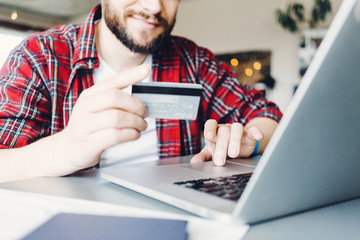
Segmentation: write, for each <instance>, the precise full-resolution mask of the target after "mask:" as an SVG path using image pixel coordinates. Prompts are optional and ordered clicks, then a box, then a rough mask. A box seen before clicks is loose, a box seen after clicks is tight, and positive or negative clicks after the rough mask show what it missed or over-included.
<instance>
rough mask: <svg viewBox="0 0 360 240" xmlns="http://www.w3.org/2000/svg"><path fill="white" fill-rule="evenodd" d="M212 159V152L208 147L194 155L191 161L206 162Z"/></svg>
mask: <svg viewBox="0 0 360 240" xmlns="http://www.w3.org/2000/svg"><path fill="white" fill-rule="evenodd" d="M210 159H211V153H210V152H209V151H208V149H206V148H203V149H202V150H201V152H199V153H198V154H196V155H195V156H194V157H192V158H191V160H190V162H191V163H197V162H206V161H209V160H210Z"/></svg>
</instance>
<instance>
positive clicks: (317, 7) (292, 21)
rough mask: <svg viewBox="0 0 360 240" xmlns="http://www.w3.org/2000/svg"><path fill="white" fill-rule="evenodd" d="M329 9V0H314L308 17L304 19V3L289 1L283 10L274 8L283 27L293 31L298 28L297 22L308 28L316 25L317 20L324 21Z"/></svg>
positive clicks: (330, 8)
mask: <svg viewBox="0 0 360 240" xmlns="http://www.w3.org/2000/svg"><path fill="white" fill-rule="evenodd" d="M331 10H332V7H331V2H330V0H314V6H313V8H312V9H311V14H310V18H309V19H306V18H305V8H304V5H303V4H302V3H299V2H289V3H288V4H287V7H286V9H285V11H282V10H281V9H277V10H276V18H277V21H278V22H279V23H280V25H281V26H282V27H283V28H284V29H286V30H288V31H290V32H292V33H295V32H297V31H298V30H299V24H303V23H305V24H308V25H309V27H310V28H314V27H316V26H317V24H318V23H319V22H321V21H325V19H326V16H327V15H328V14H329V13H330V12H331Z"/></svg>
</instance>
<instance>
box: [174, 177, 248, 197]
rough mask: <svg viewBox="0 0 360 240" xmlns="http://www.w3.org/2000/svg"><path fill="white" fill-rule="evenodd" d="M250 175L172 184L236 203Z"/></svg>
mask: <svg viewBox="0 0 360 240" xmlns="http://www.w3.org/2000/svg"><path fill="white" fill-rule="evenodd" d="M250 177H251V173H245V174H235V175H232V176H228V177H218V178H206V179H195V180H188V181H182V182H175V183H174V184H176V185H180V186H184V187H186V188H191V189H194V190H197V191H201V192H204V193H208V194H212V195H215V196H218V197H221V198H224V199H228V200H232V201H237V200H238V199H239V198H240V196H241V194H242V192H243V191H244V189H245V186H246V184H247V182H248V181H249V179H250Z"/></svg>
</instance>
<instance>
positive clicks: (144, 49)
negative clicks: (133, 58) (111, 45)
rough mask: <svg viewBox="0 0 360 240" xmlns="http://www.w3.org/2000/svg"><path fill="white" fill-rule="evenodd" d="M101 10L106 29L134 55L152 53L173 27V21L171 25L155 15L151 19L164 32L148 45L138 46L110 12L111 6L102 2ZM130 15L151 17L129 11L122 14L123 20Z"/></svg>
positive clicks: (122, 24)
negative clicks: (102, 10)
mask: <svg viewBox="0 0 360 240" xmlns="http://www.w3.org/2000/svg"><path fill="white" fill-rule="evenodd" d="M103 8H104V16H103V17H104V20H105V23H106V25H107V27H108V28H109V29H110V31H111V32H112V33H113V34H114V35H115V36H116V38H117V39H118V40H119V41H120V42H121V43H122V44H123V45H124V46H126V47H127V48H128V49H130V51H132V52H135V53H142V54H151V53H154V52H155V51H156V50H157V49H158V48H159V47H160V46H161V45H162V43H163V42H164V41H166V39H167V38H168V37H169V36H170V33H171V31H172V29H173V28H174V25H175V19H174V21H173V22H172V23H170V24H169V23H168V22H167V21H166V20H165V19H164V18H162V17H161V16H157V15H155V16H154V17H153V18H155V21H156V22H157V23H158V24H160V25H161V26H163V28H164V29H165V30H164V32H163V33H161V34H159V35H158V36H157V37H156V38H154V39H152V40H151V41H150V42H149V43H146V44H143V45H140V44H137V43H136V42H135V41H134V39H133V38H132V37H131V36H130V35H129V34H128V33H127V31H126V27H125V24H124V23H120V22H119V18H118V17H117V15H116V14H114V12H113V11H111V6H110V4H109V3H108V1H104V4H103ZM132 14H138V15H140V16H142V17H143V18H145V19H147V18H150V17H151V16H149V15H148V14H146V13H143V12H139V13H135V12H133V11H129V12H127V13H125V14H124V18H125V17H126V16H130V15H132ZM143 34H146V33H143Z"/></svg>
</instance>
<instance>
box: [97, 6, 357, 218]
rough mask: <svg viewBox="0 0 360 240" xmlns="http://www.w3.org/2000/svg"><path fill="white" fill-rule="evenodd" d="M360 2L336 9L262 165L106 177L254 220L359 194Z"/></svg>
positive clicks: (158, 169) (165, 168)
mask: <svg viewBox="0 0 360 240" xmlns="http://www.w3.org/2000/svg"><path fill="white" fill-rule="evenodd" d="M359 1H360V0H345V1H344V2H343V5H342V6H341V7H340V9H339V10H338V13H337V16H336V17H335V19H334V21H333V23H332V25H331V27H330V29H329V30H328V32H327V34H326V36H325V39H324V40H323V42H322V44H321V46H320V48H319V50H318V52H317V54H316V56H315V58H314V59H313V61H312V64H311V66H310V67H309V68H308V71H307V72H306V74H305V76H304V78H303V80H302V81H301V84H300V86H299V88H298V90H297V92H296V94H295V96H294V98H293V100H292V102H291V104H290V106H289V107H288V110H287V112H286V113H285V114H284V117H283V119H282V120H281V122H280V124H279V127H278V128H277V130H276V132H275V134H274V135H273V137H272V139H271V141H270V143H269V145H268V147H267V149H266V151H265V152H264V154H263V156H262V157H261V159H260V160H259V162H258V164H257V166H256V167H255V164H253V162H254V161H253V160H234V161H228V163H227V164H226V165H225V167H215V166H214V165H213V163H212V162H206V163H196V164H189V163H183V164H172V165H162V166H143V167H132V168H117V169H116V168H108V169H106V168H105V169H103V170H102V171H101V176H102V177H103V178H105V179H107V180H109V181H111V182H114V183H116V184H119V185H121V186H124V187H127V188H129V189H132V190H134V191H137V192H140V193H142V194H145V195H148V196H150V197H152V198H155V199H158V200H161V201H164V202H166V203H168V204H171V205H173V206H176V207H178V208H181V209H184V210H186V211H189V212H191V213H194V214H196V215H200V216H203V217H206V218H212V219H221V220H237V221H240V222H242V223H249V224H251V223H256V222H261V221H265V220H268V219H273V218H277V217H282V216H285V215H290V214H293V213H297V212H302V211H306V210H309V209H313V208H317V207H321V206H326V205H329V204H334V203H337V202H341V201H345V200H350V199H353V198H357V197H360V144H359V142H360V140H359V137H360V2H359ZM252 172H253V173H252ZM249 173H252V176H251V177H250V180H249V181H248V183H247V185H246V187H244V185H245V183H246V182H247V179H249ZM226 177H229V178H226ZM225 178H226V179H227V180H228V179H229V180H230V182H231V181H232V182H233V183H235V182H236V184H234V187H236V188H237V189H241V188H242V189H244V191H243V192H242V194H241V195H240V194H239V193H234V192H231V189H232V187H229V189H228V190H229V191H228V192H227V193H225V194H222V193H220V192H219V191H220V190H219V189H218V187H217V185H214V184H217V182H219V181H224V179H225ZM214 182H215V183H214ZM204 185H206V186H207V187H209V186H210V190H206V188H204ZM211 186H212V187H213V188H212V189H211ZM236 195H237V196H236ZM223 196H227V198H223ZM237 199H238V200H237Z"/></svg>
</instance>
